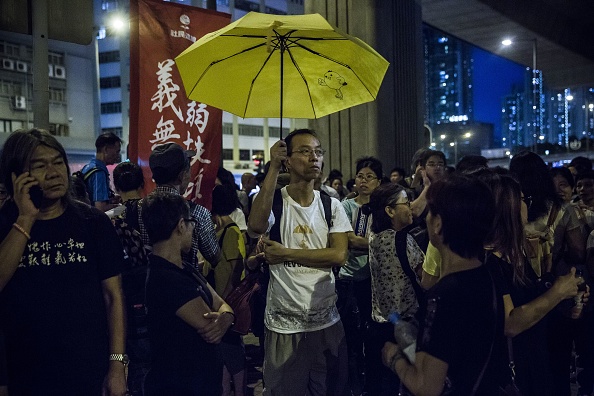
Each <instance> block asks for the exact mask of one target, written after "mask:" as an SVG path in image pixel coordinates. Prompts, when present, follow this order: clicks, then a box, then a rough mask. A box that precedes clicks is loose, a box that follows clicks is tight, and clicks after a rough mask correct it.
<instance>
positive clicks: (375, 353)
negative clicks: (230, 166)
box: [0, 128, 594, 396]
mask: <svg viewBox="0 0 594 396" xmlns="http://www.w3.org/2000/svg"><path fill="white" fill-rule="evenodd" d="M121 143H122V142H121V140H120V139H119V138H118V137H117V136H115V135H113V134H104V135H101V136H99V137H98V138H97V141H96V150H97V154H96V157H95V158H94V159H93V160H92V161H91V162H90V163H89V164H88V165H86V166H85V167H84V168H83V169H82V170H81V172H77V173H75V174H74V175H71V171H70V168H69V164H68V157H67V155H66V152H65V150H64V148H63V147H62V146H61V144H60V143H59V142H58V141H57V140H56V139H55V138H54V137H53V136H52V135H50V134H49V133H48V132H46V131H44V130H41V129H35V128H34V129H31V130H20V131H16V132H13V133H12V134H11V135H10V136H9V138H8V139H7V141H6V143H5V144H4V146H3V148H2V152H1V153H0V236H1V241H2V242H1V243H0V395H2V396H6V395H10V396H14V395H65V394H72V395H127V394H129V395H213V396H215V395H216V396H219V395H225V396H227V395H229V396H230V395H236V396H240V395H244V394H245V393H246V372H245V366H246V355H245V349H244V345H243V340H242V335H243V334H244V333H243V330H241V328H243V327H244V326H243V324H244V323H242V324H241V326H240V323H239V321H245V320H246V319H245V318H246V317H247V318H248V320H250V323H248V327H249V328H250V329H251V331H252V332H253V333H254V334H255V335H256V336H257V337H259V338H260V344H261V347H262V349H263V352H264V367H263V385H264V388H263V393H264V395H282V396H286V395H289V396H290V395H296V396H303V395H337V396H347V395H355V396H358V395H365V394H367V395H370V396H371V395H378V396H383V395H386V396H388V395H408V394H412V395H446V394H447V395H477V396H479V395H502V394H509V395H513V394H522V395H524V396H528V395H537V396H542V395H544V396H547V395H550V396H569V395H570V394H571V393H570V392H571V390H570V386H571V378H572V377H573V378H574V379H575V380H576V382H577V389H578V395H579V396H584V395H589V396H591V395H592V393H593V391H594V342H592V340H591V337H592V335H593V334H594V310H593V309H592V306H591V305H592V304H590V303H589V296H590V286H591V285H592V282H593V281H594V277H593V276H594V171H593V170H592V162H591V161H590V160H589V159H587V158H584V157H577V158H575V159H574V160H573V161H572V162H571V163H570V164H569V166H568V167H559V168H549V167H548V166H547V165H546V163H545V162H544V161H543V160H542V158H541V157H539V156H538V155H537V154H535V153H532V152H521V153H518V154H517V155H515V156H514V157H513V158H512V159H511V161H510V165H509V169H504V168H499V167H498V168H489V166H488V161H487V160H486V159H485V158H484V157H481V156H466V157H464V158H462V159H461V160H460V162H459V163H458V164H455V167H453V166H447V162H446V157H445V155H444V153H442V152H440V151H434V150H431V149H420V150H419V151H418V152H417V153H416V154H415V155H414V157H413V158H412V161H411V172H410V175H407V172H406V171H405V170H404V169H402V168H398V167H395V168H393V169H392V170H391V171H390V172H389V173H384V166H383V164H382V162H381V161H380V160H379V159H377V158H374V157H370V156H368V157H363V158H360V159H358V160H357V161H356V163H355V164H353V169H348V170H346V169H345V170H343V171H344V173H346V174H350V173H351V172H353V174H354V175H355V177H354V178H353V179H351V180H348V181H346V183H343V173H342V172H341V170H337V169H333V170H331V171H330V172H329V173H328V176H327V177H326V178H325V179H324V178H323V174H324V154H325V150H324V149H323V148H322V147H321V144H320V140H319V139H318V137H317V135H316V133H315V132H314V131H312V130H308V129H300V130H296V131H293V132H292V133H290V134H289V135H288V136H287V137H285V139H283V140H279V141H278V142H276V143H275V144H274V145H273V146H272V147H271V149H270V156H269V157H270V161H269V163H268V164H267V165H266V167H265V172H264V173H262V174H258V175H253V174H251V173H246V174H244V175H243V176H242V177H241V186H237V185H236V183H235V179H234V176H233V174H232V173H231V172H229V171H228V170H226V169H224V168H220V169H219V171H218V172H217V177H216V182H215V184H216V185H215V188H214V189H213V191H212V208H211V210H208V209H206V208H205V207H203V206H201V205H198V204H196V203H194V202H191V201H188V200H187V199H186V198H184V197H183V193H184V192H185V190H186V187H187V185H188V183H189V180H190V162H191V158H192V157H194V156H195V155H196V153H195V152H192V151H187V150H184V149H183V148H182V147H181V146H180V145H178V144H176V143H168V144H164V145H160V146H157V147H155V149H154V150H153V152H152V153H151V155H150V158H149V164H148V165H149V167H150V171H151V175H152V179H153V180H154V182H155V184H156V188H155V189H154V191H151V192H150V193H148V194H145V193H144V186H145V180H144V176H143V172H142V169H141V168H140V167H139V166H138V165H137V164H134V163H132V162H128V161H126V162H122V163H120V161H121V159H120V154H119V153H120V151H121ZM113 164H118V165H117V166H116V167H115V169H114V171H113V186H114V191H112V188H111V185H112V183H111V175H110V173H109V171H108V168H107V165H113ZM387 169H390V168H387ZM344 180H346V179H344ZM253 279H257V282H256V286H255V287H254V286H253V285H252V283H248V281H249V282H252V280H253ZM240 293H244V294H241V297H243V298H244V299H245V301H244V302H243V303H237V301H238V299H237V298H236V297H237V295H239V294H240ZM240 300H241V299H240ZM244 310H247V313H248V315H247V316H246V315H245V314H246V312H245V311H244ZM395 313H396V314H398V315H396V316H394V315H393V314H395ZM395 317H396V318H397V319H394V318H395ZM394 320H398V321H400V322H399V323H400V324H399V325H398V326H395V325H393V324H392V323H391V321H394ZM399 329H408V330H407V331H410V332H411V334H412V336H411V337H413V339H416V344H414V343H413V344H412V348H413V349H412V350H413V353H412V354H411V353H410V352H411V350H410V348H411V347H410V346H409V345H404V344H403V342H404V341H402V340H404V339H405V338H404V336H403V335H402V334H400V333H398V332H399V331H402V330H399ZM397 340H399V341H397ZM415 345H416V346H415ZM503 392H507V393H503ZM513 392H516V393H513ZM517 392H519V393H517Z"/></svg>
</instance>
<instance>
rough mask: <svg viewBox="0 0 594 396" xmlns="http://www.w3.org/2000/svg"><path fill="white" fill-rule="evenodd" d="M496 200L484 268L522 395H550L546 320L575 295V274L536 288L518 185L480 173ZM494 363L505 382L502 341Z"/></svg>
mask: <svg viewBox="0 0 594 396" xmlns="http://www.w3.org/2000/svg"><path fill="white" fill-rule="evenodd" d="M478 177H479V178H480V179H481V180H483V181H485V182H486V183H487V184H488V185H489V187H491V191H492V192H493V196H494V198H495V207H496V211H495V220H494V222H493V224H494V226H493V228H492V230H491V232H490V234H489V236H488V237H487V240H486V243H485V245H486V247H487V258H486V265H487V267H488V268H489V271H490V272H491V275H492V276H493V280H494V282H495V284H496V286H497V292H498V298H499V302H500V304H501V306H502V308H503V310H504V326H503V327H504V329H503V330H504V331H503V332H504V334H505V335H506V336H507V337H510V340H509V342H511V343H512V345H513V347H512V351H513V359H514V361H515V364H516V375H517V376H516V383H517V385H518V387H519V388H520V390H521V391H522V393H523V394H524V395H542V396H546V395H553V394H555V395H556V393H554V392H551V384H550V378H551V359H550V356H549V353H548V350H547V326H546V321H545V320H543V319H544V317H545V316H546V315H547V314H548V313H549V312H550V311H551V310H552V309H553V308H555V306H556V305H557V304H559V303H560V302H561V301H563V300H564V299H566V298H570V297H572V296H574V295H575V294H576V293H577V284H578V282H579V281H578V280H577V279H576V278H575V277H574V272H575V270H572V272H570V273H569V274H567V275H564V276H561V277H559V278H557V280H556V282H554V284H553V286H552V287H551V288H550V289H547V290H546V291H544V290H543V289H542V288H539V287H538V280H537V277H536V274H535V273H534V270H533V269H532V267H531V266H530V264H529V262H528V260H527V257H526V256H525V254H524V248H523V244H524V224H525V223H526V221H527V216H528V215H527V213H528V207H527V204H526V200H525V199H524V196H523V194H522V191H521V189H520V184H519V183H518V182H517V181H516V180H514V179H513V178H512V177H511V176H508V175H498V174H495V173H493V172H491V171H483V172H481V174H480V175H479V176H478ZM498 341H499V343H498V344H496V348H495V351H494V359H493V360H492V361H493V362H494V364H496V365H497V367H498V368H499V370H501V371H500V372H501V374H502V376H501V380H502V381H505V382H504V384H506V383H508V382H509V381H510V374H511V373H510V372H509V369H508V368H507V366H508V357H507V356H506V355H507V347H506V345H505V344H506V343H505V342H504V341H503V340H498Z"/></svg>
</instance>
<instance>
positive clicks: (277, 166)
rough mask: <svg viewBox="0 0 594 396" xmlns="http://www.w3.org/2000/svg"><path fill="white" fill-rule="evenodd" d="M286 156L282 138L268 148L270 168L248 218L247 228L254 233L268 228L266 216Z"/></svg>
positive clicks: (268, 214)
mask: <svg viewBox="0 0 594 396" xmlns="http://www.w3.org/2000/svg"><path fill="white" fill-rule="evenodd" d="M286 158H287V144H286V143H285V142H284V141H283V140H279V141H278V142H276V143H275V144H274V145H273V146H272V147H271V148H270V168H269V169H268V173H266V178H265V179H264V182H263V183H262V187H261V188H260V192H259V193H258V195H257V196H256V198H255V199H254V203H253V205H252V211H251V212H250V217H249V220H248V229H249V230H251V231H252V232H254V233H256V234H264V233H265V232H266V231H267V230H268V217H269V216H270V211H271V210H272V200H273V199H274V190H275V188H276V179H277V177H278V174H279V173H280V170H281V167H282V162H283V161H284V160H285V159H286ZM277 221H278V219H277Z"/></svg>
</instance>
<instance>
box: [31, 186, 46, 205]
mask: <svg viewBox="0 0 594 396" xmlns="http://www.w3.org/2000/svg"><path fill="white" fill-rule="evenodd" d="M29 197H30V198H31V202H33V205H35V207H36V208H37V209H39V208H40V207H41V201H42V200H43V190H42V189H41V187H39V186H38V185H35V186H31V188H30V189H29Z"/></svg>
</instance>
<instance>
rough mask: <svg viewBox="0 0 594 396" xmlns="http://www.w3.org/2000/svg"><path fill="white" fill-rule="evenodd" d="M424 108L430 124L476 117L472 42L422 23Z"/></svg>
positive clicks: (432, 125)
mask: <svg viewBox="0 0 594 396" xmlns="http://www.w3.org/2000/svg"><path fill="white" fill-rule="evenodd" d="M423 40H424V46H425V111H426V117H425V119H426V121H427V123H428V125H429V126H430V127H431V128H433V129H434V128H435V127H436V126H437V125H439V124H443V123H449V122H460V121H471V122H472V121H473V120H474V117H473V101H472V70H473V60H472V46H471V45H470V44H468V43H466V42H464V41H462V40H459V39H457V38H455V37H452V36H449V35H447V34H445V33H443V32H442V31H440V30H437V29H435V28H433V27H431V26H428V25H424V26H423Z"/></svg>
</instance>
